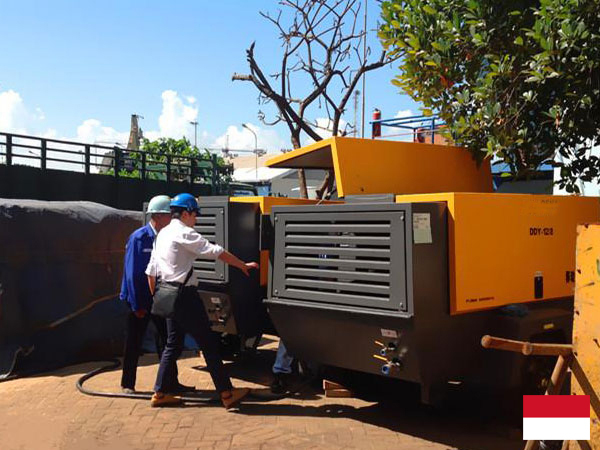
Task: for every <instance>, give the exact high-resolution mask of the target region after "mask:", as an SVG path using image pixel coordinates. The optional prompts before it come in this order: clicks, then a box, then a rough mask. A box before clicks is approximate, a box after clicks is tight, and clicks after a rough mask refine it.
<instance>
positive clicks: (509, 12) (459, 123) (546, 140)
mask: <svg viewBox="0 0 600 450" xmlns="http://www.w3.org/2000/svg"><path fill="white" fill-rule="evenodd" d="M599 11H600V3H599V2H598V0H538V1H534V0H512V1H498V0H427V1H423V0H386V1H384V2H383V3H382V18H383V24H382V25H381V27H380V30H379V35H380V38H381V39H382V42H383V45H384V47H385V48H387V49H388V50H389V51H391V53H392V54H393V55H397V56H401V58H402V59H401V61H402V62H401V65H400V70H401V74H400V75H399V76H398V77H397V78H396V79H395V80H394V81H393V82H394V83H395V84H396V85H398V86H399V87H401V88H402V89H403V90H404V91H405V92H407V93H408V94H409V95H411V96H412V97H413V98H414V99H415V100H417V101H420V102H421V103H422V104H423V105H424V106H425V109H424V111H425V113H426V114H427V113H431V111H436V112H439V114H440V115H441V117H442V118H443V119H444V120H445V122H446V123H447V125H448V133H449V134H450V136H451V137H452V139H453V140H454V141H455V142H456V143H457V144H459V145H463V146H465V147H467V148H469V150H470V151H471V152H472V153H473V154H474V156H475V157H476V159H478V160H479V161H481V160H482V159H483V158H485V157H486V156H492V155H493V156H496V157H498V158H499V159H501V160H503V161H504V162H506V163H508V164H509V165H510V167H511V169H512V171H513V173H514V174H515V175H517V177H526V176H527V175H528V174H529V173H531V172H532V171H534V170H536V169H537V168H538V167H539V165H540V164H542V163H544V162H552V163H553V164H555V165H557V166H559V167H560V168H561V180H560V182H559V185H560V186H561V187H566V188H567V190H569V191H571V192H573V191H577V190H578V188H577V185H576V184H575V182H576V181H577V180H578V179H581V180H583V181H594V180H598V177H599V175H600V170H599V169H600V160H599V159H598V157H597V156H594V155H592V154H591V153H590V148H591V146H592V144H593V143H594V142H598V138H599V137H600V13H599Z"/></svg>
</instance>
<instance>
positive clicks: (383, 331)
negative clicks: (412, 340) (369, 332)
mask: <svg viewBox="0 0 600 450" xmlns="http://www.w3.org/2000/svg"><path fill="white" fill-rule="evenodd" d="M381 335H382V336H383V337H387V338H394V339H397V338H398V333H397V332H396V330H386V329H385V328H382V329H381Z"/></svg>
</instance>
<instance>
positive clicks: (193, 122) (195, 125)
mask: <svg viewBox="0 0 600 450" xmlns="http://www.w3.org/2000/svg"><path fill="white" fill-rule="evenodd" d="M190 124H191V125H194V148H195V149H198V122H197V121H195V120H192V121H191V122H190Z"/></svg>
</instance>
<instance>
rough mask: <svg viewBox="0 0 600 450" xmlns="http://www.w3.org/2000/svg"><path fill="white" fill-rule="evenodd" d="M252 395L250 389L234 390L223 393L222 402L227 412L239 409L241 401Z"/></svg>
mask: <svg viewBox="0 0 600 450" xmlns="http://www.w3.org/2000/svg"><path fill="white" fill-rule="evenodd" d="M249 393H250V389H248V388H233V389H231V390H229V391H225V392H222V393H221V402H223V406H224V407H225V409H226V410H227V411H235V410H237V409H238V406H239V403H240V400H241V399H243V398H244V397H245V396H246V395H248V394H249Z"/></svg>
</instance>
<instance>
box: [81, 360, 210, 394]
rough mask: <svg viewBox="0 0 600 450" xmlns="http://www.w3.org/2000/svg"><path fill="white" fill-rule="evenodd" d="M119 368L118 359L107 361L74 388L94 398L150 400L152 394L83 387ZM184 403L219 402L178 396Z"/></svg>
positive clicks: (87, 374) (86, 375) (82, 377)
mask: <svg viewBox="0 0 600 450" xmlns="http://www.w3.org/2000/svg"><path fill="white" fill-rule="evenodd" d="M119 367H121V362H120V361H119V360H118V359H116V358H115V359H112V360H110V361H109V364H108V365H106V366H102V367H98V368H97V369H94V370H92V371H91V372H88V373H86V374H85V375H82V376H81V377H80V378H79V379H78V380H77V383H76V384H75V386H77V390H78V391H79V392H81V393H82V394H85V395H91V396H94V397H111V398H131V399H134V400H150V399H151V398H152V394H144V393H141V392H140V393H135V394H126V393H124V392H104V391H93V390H91V389H87V388H85V387H83V383H85V382H86V381H87V380H89V379H90V378H93V377H95V376H96V375H100V374H101V373H104V372H109V371H111V370H115V369H118V368H119ZM178 397H180V398H181V400H182V401H184V402H185V403H220V400H219V399H218V398H216V397H185V396H178Z"/></svg>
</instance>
